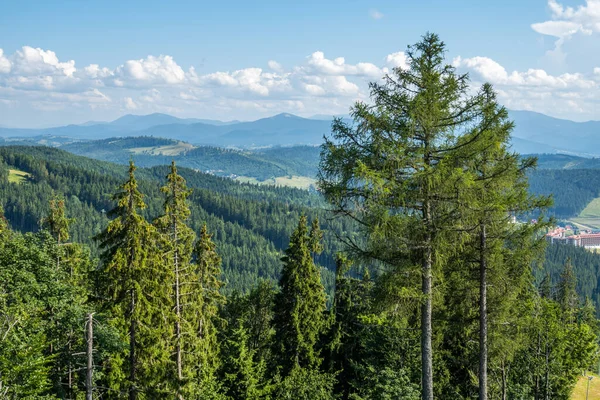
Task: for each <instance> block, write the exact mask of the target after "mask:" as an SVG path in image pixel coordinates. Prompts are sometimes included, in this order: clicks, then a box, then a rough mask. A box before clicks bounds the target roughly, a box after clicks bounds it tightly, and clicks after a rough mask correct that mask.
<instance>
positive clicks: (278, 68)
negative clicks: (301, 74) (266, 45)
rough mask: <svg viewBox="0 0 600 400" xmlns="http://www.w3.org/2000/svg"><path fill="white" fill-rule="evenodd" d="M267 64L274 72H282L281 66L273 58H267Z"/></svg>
mask: <svg viewBox="0 0 600 400" xmlns="http://www.w3.org/2000/svg"><path fill="white" fill-rule="evenodd" d="M267 65H268V66H269V68H271V69H272V70H273V71H275V72H283V66H282V65H281V64H279V63H278V62H277V61H275V60H269V62H268V63H267Z"/></svg>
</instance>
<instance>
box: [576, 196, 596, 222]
mask: <svg viewBox="0 0 600 400" xmlns="http://www.w3.org/2000/svg"><path fill="white" fill-rule="evenodd" d="M579 217H580V218H600V198H595V199H594V200H592V201H590V203H589V204H588V205H587V206H586V207H585V208H584V209H583V211H581V212H580V213H579Z"/></svg>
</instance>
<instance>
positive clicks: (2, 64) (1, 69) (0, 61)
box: [0, 49, 11, 74]
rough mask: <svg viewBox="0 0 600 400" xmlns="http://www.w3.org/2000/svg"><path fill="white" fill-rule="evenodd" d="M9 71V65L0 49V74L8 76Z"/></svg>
mask: <svg viewBox="0 0 600 400" xmlns="http://www.w3.org/2000/svg"><path fill="white" fill-rule="evenodd" d="M10 69H11V63H10V61H9V59H8V58H6V57H4V51H3V50H2V49H0V74H8V73H9V72H10Z"/></svg>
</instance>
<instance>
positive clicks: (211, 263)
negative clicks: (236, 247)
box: [183, 224, 225, 396]
mask: <svg viewBox="0 0 600 400" xmlns="http://www.w3.org/2000/svg"><path fill="white" fill-rule="evenodd" d="M193 257H194V270H193V271H194V272H193V273H194V279H195V280H196V282H197V284H196V285H194V286H192V287H191V288H189V289H188V290H191V292H190V293H189V294H188V296H184V299H189V301H190V303H189V304H193V305H191V306H189V307H185V308H184V309H183V319H184V320H185V322H186V324H190V326H191V327H193V329H194V330H195V332H196V336H197V341H196V343H195V344H194V347H193V348H191V349H190V352H192V353H193V354H194V360H193V363H194V364H193V365H192V368H193V371H195V377H194V379H195V382H196V384H198V385H199V388H198V389H197V390H198V392H199V393H201V394H202V395H203V396H208V393H209V392H210V391H211V390H214V387H215V386H214V385H215V371H216V370H217V368H218V367H219V343H218V340H217V333H218V329H219V327H220V326H222V320H221V318H220V317H219V308H220V307H221V306H222V305H223V304H224V303H225V296H223V295H222V294H221V292H220V290H221V287H222V286H223V282H222V281H221V257H220V256H219V254H218V253H217V250H216V245H215V244H214V242H213V241H212V235H211V234H209V233H208V229H207V228H206V224H205V225H203V226H202V230H201V231H200V235H199V237H198V240H197V241H196V244H195V246H194V251H193ZM184 302H185V300H184Z"/></svg>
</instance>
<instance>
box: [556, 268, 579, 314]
mask: <svg viewBox="0 0 600 400" xmlns="http://www.w3.org/2000/svg"><path fill="white" fill-rule="evenodd" d="M576 289H577V278H576V277H575V271H574V270H573V264H572V263H571V260H570V259H567V262H566V263H565V267H564V268H563V271H562V272H561V274H560V281H559V282H558V290H557V293H556V300H557V301H558V304H559V305H560V307H561V309H562V312H563V315H564V319H565V322H567V323H569V324H572V323H573V322H575V317H576V315H577V310H578V309H579V297H578V296H577V290H576Z"/></svg>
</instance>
